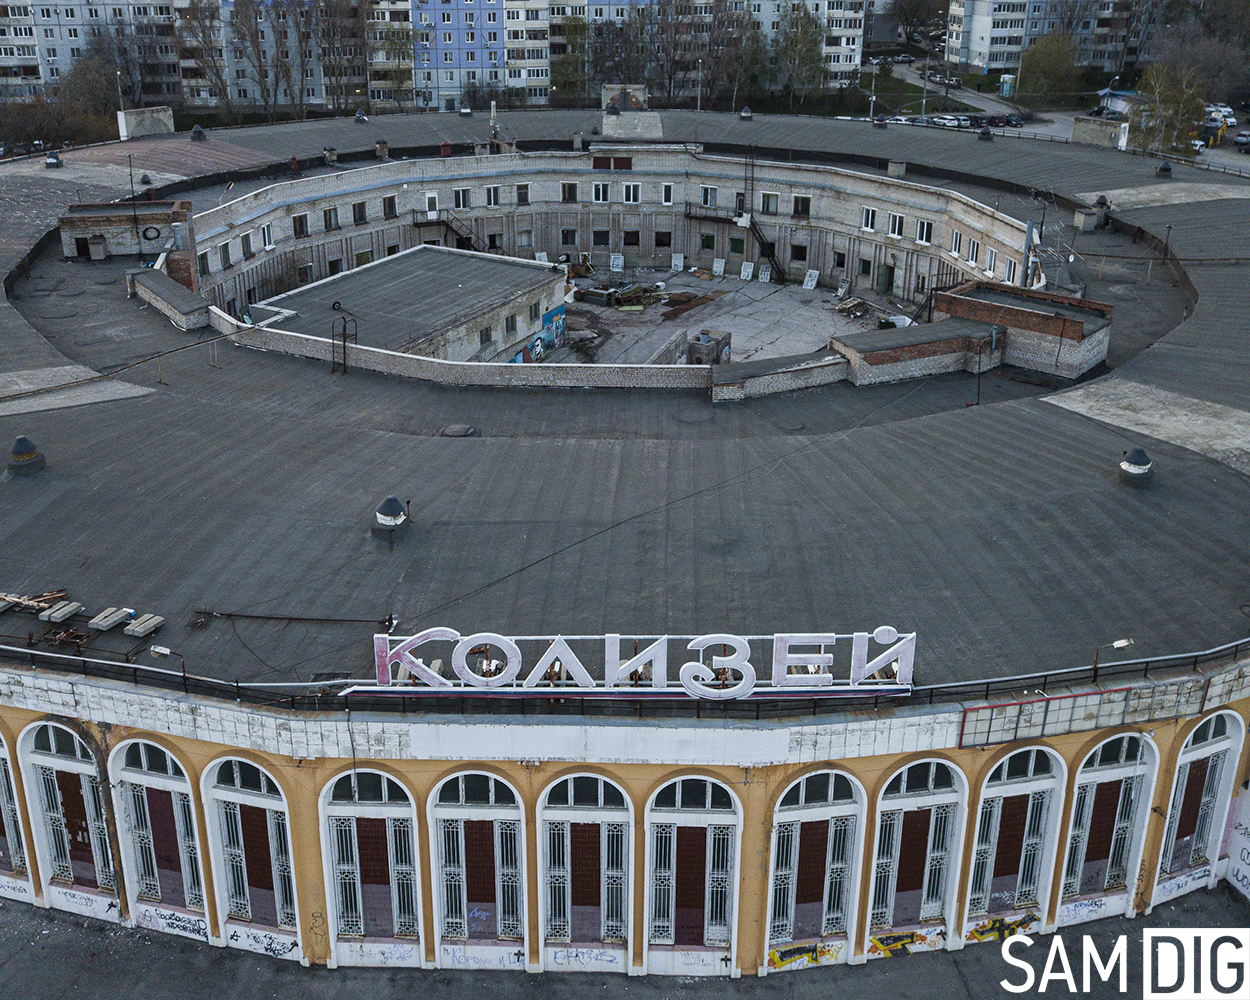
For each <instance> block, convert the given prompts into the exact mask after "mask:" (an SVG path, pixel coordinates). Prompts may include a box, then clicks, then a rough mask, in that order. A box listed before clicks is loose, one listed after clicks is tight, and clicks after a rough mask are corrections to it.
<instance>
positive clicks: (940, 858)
mask: <svg viewBox="0 0 1250 1000" xmlns="http://www.w3.org/2000/svg"><path fill="white" fill-rule="evenodd" d="M954 815H955V806H954V803H949V804H947V805H942V806H934V807H933V813H932V816H931V818H930V821H929V855H928V859H927V861H926V864H925V876H924V897H923V899H922V900H921V903H920V919H921V920H941V919H942V914H943V912H944V911H945V907H946V873H947V871H948V869H949V867H950V828H951V824H952V823H953V822H954Z"/></svg>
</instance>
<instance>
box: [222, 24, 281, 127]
mask: <svg viewBox="0 0 1250 1000" xmlns="http://www.w3.org/2000/svg"><path fill="white" fill-rule="evenodd" d="M270 13H271V11H270V10H269V9H268V7H267V5H266V4H265V3H263V2H261V0H234V9H233V10H231V12H230V20H229V29H230V42H231V44H232V45H233V46H234V51H235V57H236V59H238V60H239V61H240V62H242V63H243V65H244V66H246V67H247V70H246V72H247V77H248V82H249V83H250V84H251V86H252V89H253V90H254V91H255V92H256V96H257V97H258V98H259V99H260V105H261V107H262V109H263V110H264V112H265V115H266V116H267V117H268V118H269V120H270V121H271V122H272V121H273V120H274V111H275V107H274V105H275V104H276V103H277V102H276V97H277V90H278V87H277V75H276V74H275V73H274V71H273V57H272V56H271V55H270V47H271V45H272V39H271V38H270V37H269V36H270V31H271V30H272V28H271V27H270V24H269V16H270Z"/></svg>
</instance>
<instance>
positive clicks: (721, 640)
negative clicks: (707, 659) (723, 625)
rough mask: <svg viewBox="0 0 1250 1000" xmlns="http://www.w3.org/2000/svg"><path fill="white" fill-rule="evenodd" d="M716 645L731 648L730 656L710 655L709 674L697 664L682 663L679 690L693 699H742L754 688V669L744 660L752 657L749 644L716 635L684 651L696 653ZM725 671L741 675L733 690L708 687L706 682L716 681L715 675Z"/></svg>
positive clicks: (694, 662) (697, 662)
mask: <svg viewBox="0 0 1250 1000" xmlns="http://www.w3.org/2000/svg"><path fill="white" fill-rule="evenodd" d="M716 645H721V646H732V647H733V655H731V656H715V655H713V657H712V667H711V669H710V670H709V669H708V668H707V667H705V666H704V665H703V664H702V663H700V662H699V661H698V660H692V661H690V662H689V663H683V664H682V665H681V674H680V676H681V684H682V687H684V688H685V689H686V690H687V691H688V692H689V693H690V694H691V695H693V696H694V697H696V698H713V699H715V700H717V701H728V700H729V699H731V698H745V697H746V696H747V695H749V694H750V693H751V691H752V690H753V689H754V688H755V668H754V667H753V666H751V663H750V660H748V659H747V658H748V657H749V656H750V655H751V646H750V644H749V643H748V642H747V641H746V640H745V639H741V638H739V637H738V636H736V635H725V634H718V635H704V636H700V637H699V638H698V639H695V640H693V641H692V642H691V643H690V645H689V646H687V647H686V648H687V649H691V650H695V651H698V650H702V649H707V647H708V646H716ZM727 669H728V670H737V671H739V672H740V673H741V674H742V680H740V681H739V682H738V683H737V684H734V685H733V686H732V687H724V688H714V687H708V686H707V682H708V681H714V680H716V679H717V677H716V675H717V672H718V671H721V670H727Z"/></svg>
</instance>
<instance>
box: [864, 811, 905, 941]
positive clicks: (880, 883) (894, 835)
mask: <svg viewBox="0 0 1250 1000" xmlns="http://www.w3.org/2000/svg"><path fill="white" fill-rule="evenodd" d="M902 823H903V813H902V812H901V811H899V810H895V811H894V812H887V813H882V814H881V829H880V833H879V835H878V837H877V859H876V861H875V863H874V864H873V885H872V919H871V924H872V929H873V930H884V929H886V928H888V927H889V926H890V925H891V924H892V923H893V922H894V886H895V875H896V873H897V870H898V848H899V833H900V829H901V827H902Z"/></svg>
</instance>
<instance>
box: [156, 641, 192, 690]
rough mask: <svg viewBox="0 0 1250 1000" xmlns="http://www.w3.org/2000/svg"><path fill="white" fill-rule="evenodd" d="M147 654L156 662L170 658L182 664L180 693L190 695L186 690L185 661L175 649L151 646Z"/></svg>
mask: <svg viewBox="0 0 1250 1000" xmlns="http://www.w3.org/2000/svg"><path fill="white" fill-rule="evenodd" d="M148 652H150V653H151V654H152V655H153V656H155V657H156V658H157V659H158V660H164V659H166V658H167V657H170V656H176V657H178V660H179V662H180V663H181V664H182V691H183V693H184V694H190V691H188V689H187V661H186V660H185V659H183V656H182V654H181V653H180V652H178V650H176V649H170V648H169V647H168V646H152V647H151V648H150V649H149V650H148Z"/></svg>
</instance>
